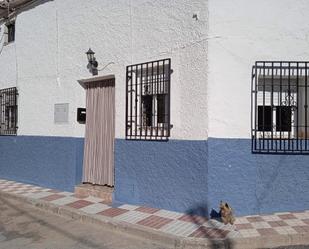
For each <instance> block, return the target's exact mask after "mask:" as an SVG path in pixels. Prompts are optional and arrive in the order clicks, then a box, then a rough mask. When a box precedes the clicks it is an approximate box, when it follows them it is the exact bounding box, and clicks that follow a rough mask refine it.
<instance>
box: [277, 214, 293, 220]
mask: <svg viewBox="0 0 309 249" xmlns="http://www.w3.org/2000/svg"><path fill="white" fill-rule="evenodd" d="M277 216H278V217H279V218H281V219H283V220H290V219H296V217H295V216H294V215H293V214H278V215H277Z"/></svg>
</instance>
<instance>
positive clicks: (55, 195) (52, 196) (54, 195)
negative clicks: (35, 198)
mask: <svg viewBox="0 0 309 249" xmlns="http://www.w3.org/2000/svg"><path fill="white" fill-rule="evenodd" d="M63 197H65V196H64V195H58V194H53V195H49V196H45V197H43V198H41V200H44V201H54V200H58V199H60V198H63Z"/></svg>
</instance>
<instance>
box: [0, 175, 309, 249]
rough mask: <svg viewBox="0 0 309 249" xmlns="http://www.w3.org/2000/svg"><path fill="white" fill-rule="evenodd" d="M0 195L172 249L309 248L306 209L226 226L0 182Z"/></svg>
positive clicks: (239, 219)
mask: <svg viewBox="0 0 309 249" xmlns="http://www.w3.org/2000/svg"><path fill="white" fill-rule="evenodd" d="M0 195H6V196H8V197H12V198H17V199H22V200H24V201H26V202H28V203H31V204H34V205H36V206H38V207H41V208H44V209H46V210H48V211H52V212H56V213H58V214H60V215H67V216H70V217H72V218H76V219H80V220H82V221H85V222H87V221H88V222H89V221H90V222H92V223H99V224H105V225H108V226H110V227H111V228H112V229H114V230H118V229H119V230H121V231H124V232H128V233H131V234H132V235H136V236H143V237H145V236H146V235H147V237H148V238H150V239H152V238H154V239H158V240H162V241H166V242H168V243H169V244H171V245H173V246H174V248H195V247H194V245H196V246H198V247H197V248H207V247H206V244H208V245H209V244H213V243H214V241H216V243H220V242H221V243H222V244H225V245H227V244H230V245H232V244H233V245H234V246H235V248H261V247H271V246H284V245H296V244H309V211H303V212H293V213H291V212H285V213H275V214H272V215H257V216H245V217H237V218H236V222H235V225H234V226H232V225H224V224H223V223H221V222H219V221H216V220H206V219H205V218H204V217H200V216H190V215H187V214H183V213H177V212H172V211H167V210H163V209H157V208H152V207H143V206H135V205H129V204H122V205H120V204H119V205H115V204H113V205H111V206H109V205H107V204H106V203H103V202H102V200H101V199H99V198H95V197H87V198H77V197H76V196H74V193H71V192H61V191H57V190H54V189H47V188H41V187H38V186H33V185H29V184H23V183H18V182H14V181H8V180H0ZM173 240H174V241H173ZM236 245H237V247H236ZM180 246H182V247H180ZM203 246H205V247H203ZM248 246H249V247H248Z"/></svg>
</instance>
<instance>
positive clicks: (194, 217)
mask: <svg viewBox="0 0 309 249" xmlns="http://www.w3.org/2000/svg"><path fill="white" fill-rule="evenodd" d="M214 213H215V214H216V216H215V217H216V218H215V219H209V209H208V206H207V205H205V204H201V205H196V206H195V207H193V208H190V209H189V210H187V212H186V214H187V215H190V220H191V221H192V222H194V223H195V224H196V225H197V226H199V229H198V230H197V231H195V232H194V234H192V235H193V236H195V237H199V238H208V239H209V245H208V247H207V248H211V249H233V248H234V245H233V242H232V241H231V240H230V239H229V238H228V237H227V234H228V232H226V231H225V230H222V229H219V228H218V222H220V223H221V218H220V214H219V213H217V212H216V211H215V210H213V209H212V210H211V213H210V214H211V216H212V215H213V214H214ZM212 217H214V216H212ZM206 221H207V226H205V222H206Z"/></svg>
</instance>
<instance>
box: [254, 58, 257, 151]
mask: <svg viewBox="0 0 309 249" xmlns="http://www.w3.org/2000/svg"><path fill="white" fill-rule="evenodd" d="M257 84H258V71H257V63H255V89H254V90H255V107H254V110H255V111H254V116H255V117H254V127H255V129H254V139H255V141H254V145H255V150H256V145H257V144H256V142H257V139H258V138H257V129H256V126H257V111H258V110H257V108H258V107H257V94H258V86H257Z"/></svg>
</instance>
